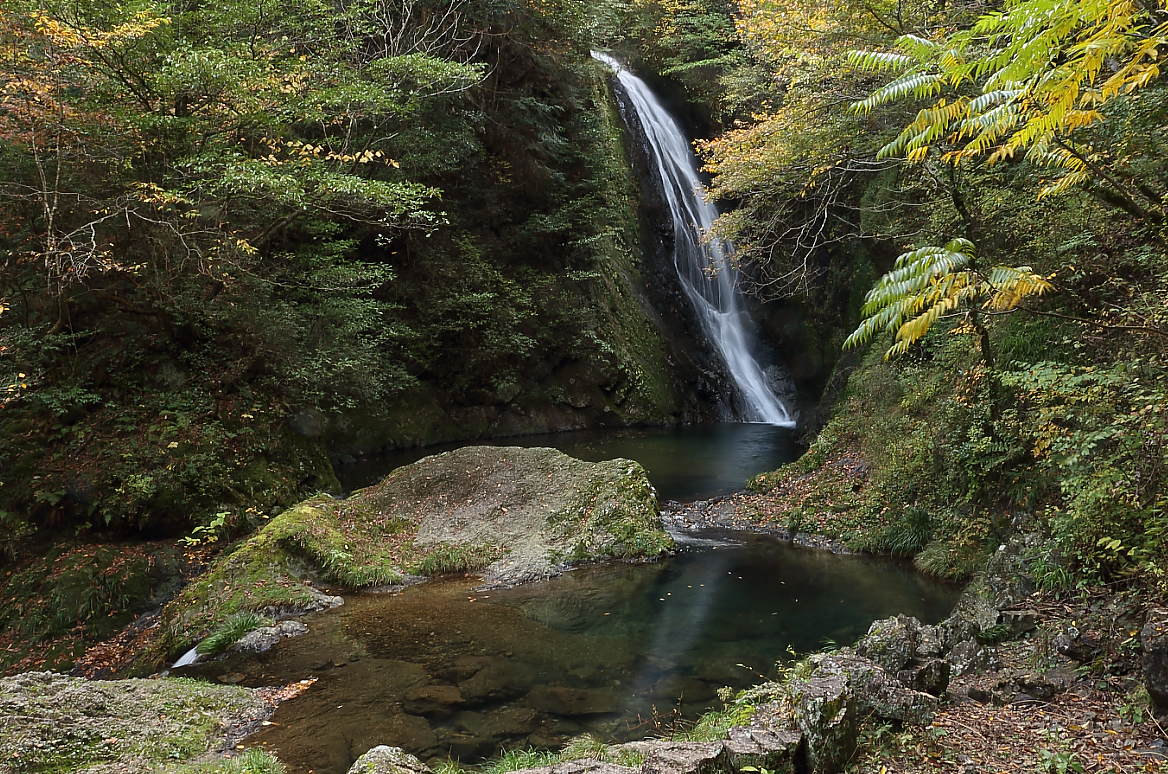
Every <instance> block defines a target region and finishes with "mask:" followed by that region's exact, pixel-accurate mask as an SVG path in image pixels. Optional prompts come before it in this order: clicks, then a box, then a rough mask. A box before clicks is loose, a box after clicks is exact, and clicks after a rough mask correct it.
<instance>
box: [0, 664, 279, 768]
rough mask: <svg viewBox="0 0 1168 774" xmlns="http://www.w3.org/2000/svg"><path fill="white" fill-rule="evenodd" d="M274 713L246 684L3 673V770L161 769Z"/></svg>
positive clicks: (0, 733)
mask: <svg viewBox="0 0 1168 774" xmlns="http://www.w3.org/2000/svg"><path fill="white" fill-rule="evenodd" d="M269 714H271V708H270V707H268V706H266V705H265V704H264V702H263V701H261V700H260V699H258V698H256V697H255V696H253V695H252V694H251V692H249V691H248V690H247V689H244V688H236V687H229V686H217V685H211V684H209V683H198V682H194V681H190V680H174V679H169V678H160V679H154V680H86V679H83V678H79V677H67V676H65V675H60V674H55V673H52V672H25V673H24V674H20V675H15V676H13V677H5V678H0V762H2V763H0V768H3V766H5V765H8V764H9V763H13V764H14V765H13V766H12V768H13V769H14V770H15V771H19V772H31V771H79V770H81V769H84V768H86V767H87V766H97V765H99V764H101V765H105V766H108V767H109V770H111V771H113V770H122V771H139V770H141V771H153V770H161V769H162V768H164V767H167V766H172V767H173V766H175V765H176V764H183V763H184V762H185V761H188V760H190V759H191V758H192V757H194V756H195V755H198V754H201V753H202V752H203V751H204V750H207V749H212V748H214V747H216V746H218V745H222V744H224V743H225V741H226V738H225V737H226V734H227V729H247V728H254V727H258V726H259V723H260V721H262V720H264V719H266V718H267V717H268V715H269ZM15 762H19V765H15Z"/></svg>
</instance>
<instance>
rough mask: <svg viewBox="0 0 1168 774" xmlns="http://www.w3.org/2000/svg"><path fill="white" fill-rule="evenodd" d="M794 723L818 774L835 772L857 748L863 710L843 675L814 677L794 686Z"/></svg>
mask: <svg viewBox="0 0 1168 774" xmlns="http://www.w3.org/2000/svg"><path fill="white" fill-rule="evenodd" d="M791 692H792V697H793V698H794V700H795V713H794V716H795V723H796V725H797V726H798V729H799V731H801V732H802V734H803V739H804V741H805V742H806V745H807V759H808V763H809V764H810V769H811V771H814V772H816V774H836V773H837V772H840V771H843V768H844V766H845V765H846V764H847V762H848V761H849V760H851V758H852V755H854V754H855V752H856V745H857V742H858V734H859V725H860V713H859V708H858V707H857V706H856V699H855V696H853V695H852V693H851V691H849V690H848V683H847V680H846V679H845V678H844V677H843V676H842V675H832V676H830V677H812V678H810V679H809V680H799V681H796V682H795V683H793V684H792V686H791Z"/></svg>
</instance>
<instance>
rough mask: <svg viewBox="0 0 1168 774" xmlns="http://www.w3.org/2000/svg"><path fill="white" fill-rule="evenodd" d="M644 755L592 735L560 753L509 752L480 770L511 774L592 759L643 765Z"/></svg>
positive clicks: (577, 739)
mask: <svg viewBox="0 0 1168 774" xmlns="http://www.w3.org/2000/svg"><path fill="white" fill-rule="evenodd" d="M644 757H645V756H644V754H643V753H641V754H638V753H635V752H630V751H627V750H622V751H620V752H617V751H614V750H613V749H612V748H611V747H609V745H607V744H605V743H604V742H601V741H600V740H599V739H597V738H596V737H595V736H592V735H591V734H583V735H581V736H576V737H573V738H572V739H570V740H569V741H568V743H567V744H566V745H564V748H563V749H562V750H560V751H558V752H553V751H550V750H535V749H532V748H528V749H526V750H505V751H504V752H503V754H502V755H500V756H499V757H497V758H495V759H493V760H491V761H488V762H487V763H485V764H483V766H482V768H481V769H480V771H483V772H485V773H486V774H507V772H511V771H519V770H522V769H533V768H541V767H544V766H554V765H556V764H557V763H565V762H567V761H575V760H582V759H590V760H596V761H601V762H603V763H613V764H616V765H618V766H639V765H640V764H641V763H643V762H644Z"/></svg>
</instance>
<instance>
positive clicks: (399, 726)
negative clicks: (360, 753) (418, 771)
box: [353, 712, 438, 755]
mask: <svg viewBox="0 0 1168 774" xmlns="http://www.w3.org/2000/svg"><path fill="white" fill-rule="evenodd" d="M370 737H372V738H373V739H374V740H376V739H378V738H382V739H385V740H387V741H391V742H393V743H394V745H395V746H396V747H400V748H402V749H404V750H413V751H415V752H417V753H423V752H425V751H427V750H432V749H434V748H435V747H437V746H438V736H437V734H435V733H434V729H432V728H430V724H429V723H428V722H427V721H426V719H425V718H422V717H418V716H417V715H407V714H405V713H404V712H395V713H393V714H392V715H389V716H388V717H386V716H381V717H380V718H379V719H374V718H370V725H369V728H368V732H367V733H366V734H363V735H360V737H359V738H356V739H354V740H353V742H354V745H353V746H355V747H357V750H360V749H361V747H359V746H357V745H358V743H361V742H364V743H365V744H368V743H369V741H370ZM357 750H353V754H354V755H355V754H356V753H357Z"/></svg>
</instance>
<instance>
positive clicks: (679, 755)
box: [555, 742, 730, 774]
mask: <svg viewBox="0 0 1168 774" xmlns="http://www.w3.org/2000/svg"><path fill="white" fill-rule="evenodd" d="M729 771H730V756H729V754H728V753H727V752H726V748H725V747H724V746H723V744H722V743H721V742H658V743H656V744H654V745H653V746H652V747H650V748H649V750H648V752H647V754H646V755H645V762H644V763H643V764H641V774H727V773H728V772H729ZM555 774H561V773H560V772H555Z"/></svg>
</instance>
